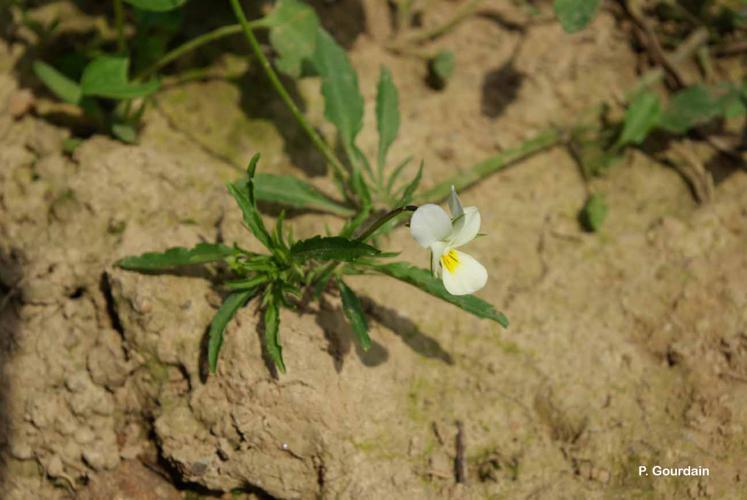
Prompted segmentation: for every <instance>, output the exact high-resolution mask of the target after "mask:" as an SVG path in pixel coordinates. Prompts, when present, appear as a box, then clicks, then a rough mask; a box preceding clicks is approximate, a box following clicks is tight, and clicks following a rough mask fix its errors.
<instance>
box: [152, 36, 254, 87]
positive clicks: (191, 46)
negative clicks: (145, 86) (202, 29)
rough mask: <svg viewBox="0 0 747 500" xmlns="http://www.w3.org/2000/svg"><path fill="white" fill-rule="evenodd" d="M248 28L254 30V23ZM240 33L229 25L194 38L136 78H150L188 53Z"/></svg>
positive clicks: (165, 55) (164, 56) (170, 52)
mask: <svg viewBox="0 0 747 500" xmlns="http://www.w3.org/2000/svg"><path fill="white" fill-rule="evenodd" d="M249 26H251V29H255V28H256V23H249ZM241 31H242V27H241V25H240V24H230V25H228V26H221V27H220V28H216V29H214V30H213V31H208V32H207V33H203V34H202V35H200V36H198V37H196V38H193V39H191V40H188V41H186V42H184V43H183V44H181V45H180V46H178V47H176V48H175V49H173V50H171V51H169V52H168V53H167V54H164V55H163V56H162V57H161V58H160V59H159V60H158V61H156V62H154V63H153V64H151V65H150V66H148V67H147V68H145V69H144V70H143V71H141V72H140V73H139V74H138V78H145V77H147V76H150V75H152V74H153V73H155V72H157V71H158V70H160V69H161V68H163V67H165V66H167V65H168V64H169V63H171V62H172V61H174V60H176V59H178V58H180V57H181V56H183V55H184V54H186V53H188V52H191V51H193V50H195V49H198V48H199V47H202V46H203V45H206V44H208V43H210V42H214V41H215V40H218V39H220V38H223V37H227V36H231V35H236V34H239V33H241Z"/></svg>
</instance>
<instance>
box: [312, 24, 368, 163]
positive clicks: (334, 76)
mask: <svg viewBox="0 0 747 500" xmlns="http://www.w3.org/2000/svg"><path fill="white" fill-rule="evenodd" d="M312 62H313V64H314V67H315V68H316V70H317V73H319V76H320V77H321V79H322V95H323V96H324V116H325V117H326V118H327V120H329V121H330V122H331V123H332V124H333V125H334V126H335V127H336V128H337V131H338V133H339V134H340V138H341V139H342V142H343V146H344V147H345V151H346V152H347V154H348V156H349V157H350V158H351V160H352V159H353V158H354V155H355V138H356V136H357V135H358V132H360V130H361V127H362V126H363V96H362V95H361V93H360V89H359V88H358V75H357V74H356V73H355V70H354V69H353V66H352V65H351V64H350V61H349V60H348V56H347V54H345V51H344V50H343V49H342V47H340V46H339V45H337V42H335V40H334V39H333V38H332V37H331V36H330V35H329V33H327V32H326V31H324V29H322V28H319V29H318V30H317V38H316V48H315V51H314V55H313V58H312Z"/></svg>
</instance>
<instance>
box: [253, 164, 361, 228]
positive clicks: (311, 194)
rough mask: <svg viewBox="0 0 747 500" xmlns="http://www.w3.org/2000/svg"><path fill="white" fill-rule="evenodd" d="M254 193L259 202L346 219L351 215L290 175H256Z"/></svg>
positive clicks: (313, 188) (346, 209) (347, 209)
mask: <svg viewBox="0 0 747 500" xmlns="http://www.w3.org/2000/svg"><path fill="white" fill-rule="evenodd" d="M254 192H255V196H256V197H257V199H258V200H261V201H266V202H271V203H279V204H281V205H287V206H289V207H293V208H302V209H312V210H321V211H325V212H330V213H333V214H336V215H342V216H346V217H347V216H350V215H352V214H353V211H352V210H351V209H350V208H347V207H344V206H342V205H340V204H338V203H336V202H334V201H332V200H330V199H329V198H327V196H325V195H324V194H323V193H321V192H320V191H319V190H317V189H316V188H315V187H314V186H312V185H311V184H308V183H307V182H304V181H302V180H301V179H297V178H295V177H292V176H290V175H273V174H257V175H256V176H255V177H254Z"/></svg>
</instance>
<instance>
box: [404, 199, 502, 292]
mask: <svg viewBox="0 0 747 500" xmlns="http://www.w3.org/2000/svg"><path fill="white" fill-rule="evenodd" d="M449 210H450V211H451V218H449V216H448V214H447V213H446V211H445V210H444V209H443V208H441V207H439V206H438V205H434V204H432V203H429V204H427V205H421V206H420V207H419V208H418V209H417V210H415V213H414V214H412V219H411V220H410V233H411V234H412V237H413V238H415V240H416V241H417V242H418V243H420V246H422V247H423V248H430V250H431V270H432V271H433V273H434V274H435V275H436V276H439V275H440V276H441V278H442V279H443V282H444V286H445V287H446V290H447V291H448V292H449V293H450V294H452V295H467V294H470V293H474V292H476V291H478V290H479V289H481V288H482V287H484V286H485V283H486V282H487V280H488V272H487V271H486V270H485V267H484V266H483V265H482V264H480V263H479V262H477V261H476V260H475V259H474V258H473V257H472V256H470V255H467V254H466V253H464V252H460V251H459V250H456V248H458V247H461V246H462V245H465V244H467V243H469V242H470V241H472V240H474V239H475V237H476V236H477V233H478V231H480V211H479V210H478V209H477V207H466V208H462V204H461V203H460V202H459V197H458V196H457V194H456V190H455V189H454V186H451V197H450V198H449Z"/></svg>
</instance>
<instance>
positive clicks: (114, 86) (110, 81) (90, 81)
mask: <svg viewBox="0 0 747 500" xmlns="http://www.w3.org/2000/svg"><path fill="white" fill-rule="evenodd" d="M129 66H130V60H129V59H128V58H127V57H120V56H98V57H97V58H96V59H94V60H93V61H91V62H90V63H88V65H87V66H86V67H85V69H84V70H83V76H81V79H80V88H81V92H82V93H83V95H84V96H95V97H105V98H109V99H133V98H136V97H143V96H146V95H148V94H151V93H153V92H155V91H156V90H158V86H159V83H158V80H150V81H147V82H144V83H131V82H129V81H128V80H127V71H128V69H129Z"/></svg>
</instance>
